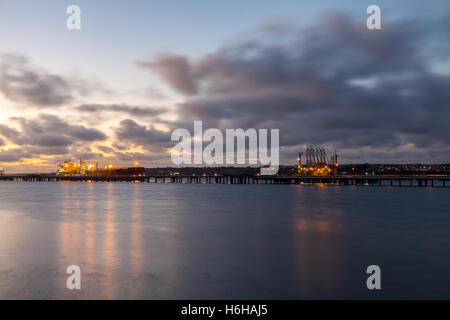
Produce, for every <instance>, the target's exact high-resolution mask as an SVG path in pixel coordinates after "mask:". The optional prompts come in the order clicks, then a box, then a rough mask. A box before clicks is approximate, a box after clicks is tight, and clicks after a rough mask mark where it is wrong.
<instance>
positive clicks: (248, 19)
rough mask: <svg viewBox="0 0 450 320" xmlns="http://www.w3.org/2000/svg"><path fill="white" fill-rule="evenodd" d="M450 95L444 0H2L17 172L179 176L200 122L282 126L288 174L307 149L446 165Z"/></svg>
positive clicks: (4, 92)
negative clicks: (72, 23)
mask: <svg viewBox="0 0 450 320" xmlns="http://www.w3.org/2000/svg"><path fill="white" fill-rule="evenodd" d="M73 4H76V5H78V6H79V7H80V8H81V30H68V29H67V27H66V19H67V18H68V14H67V13H66V8H67V7H68V6H69V5H73ZM371 4H376V5H378V6H380V8H381V25H382V28H381V29H380V30H369V29H367V27H366V19H367V17H368V15H367V13H366V8H367V7H368V6H369V5H371ZM449 85H450V2H448V1H445V0H437V1H434V2H433V5H432V6H431V5H430V4H429V2H427V1H411V0H410V1H400V0H398V1H385V0H372V1H346V0H341V1H299V0H295V1H294V0H292V1H291V0H284V1H283V0H282V1H274V0H270V1H269V0H258V1H257V0H246V1H242V0H241V1H237V0H232V1H204V0H197V1H193V0H192V1H181V0H177V1H175V0H165V1H141V0H135V1H123V0H114V1H104V0H84V1H80V0H71V1H63V0H40V1H31V0H29V1H25V0H0V167H2V168H5V169H6V170H7V172H48V171H54V170H56V164H57V163H59V162H62V161H64V160H66V159H73V160H74V159H79V158H82V159H84V160H86V161H99V163H101V164H106V163H113V164H114V165H117V166H119V165H132V164H133V163H134V162H135V160H139V161H140V162H141V164H142V165H144V166H146V167H157V166H171V165H172V163H171V160H170V149H171V147H173V145H174V143H173V142H171V141H170V134H171V132H172V131H173V130H174V129H175V128H186V129H189V130H192V128H193V121H194V120H202V121H203V126H204V128H207V127H208V128H219V129H221V130H223V129H225V128H243V129H248V128H267V129H271V128H277V129H280V146H281V149H280V157H281V163H283V164H294V163H295V161H296V154H297V153H298V152H300V151H304V146H305V145H309V144H311V145H314V146H322V147H325V148H326V149H327V150H328V151H329V152H330V153H331V152H334V151H335V150H336V151H337V152H338V154H339V155H340V161H341V162H343V163H364V162H369V163H381V162H383V163H416V162H424V163H444V162H445V163H446V162H450V145H449V142H450V129H449V128H450V110H449V103H450V90H449V87H450V86H449Z"/></svg>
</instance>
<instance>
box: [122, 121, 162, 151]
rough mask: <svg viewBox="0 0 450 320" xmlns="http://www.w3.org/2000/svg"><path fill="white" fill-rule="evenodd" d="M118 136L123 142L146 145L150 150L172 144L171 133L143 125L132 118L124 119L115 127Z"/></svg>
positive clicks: (160, 148) (160, 149)
mask: <svg viewBox="0 0 450 320" xmlns="http://www.w3.org/2000/svg"><path fill="white" fill-rule="evenodd" d="M115 135H116V138H117V139H118V140H119V141H121V142H126V143H127V144H132V145H135V146H144V147H147V148H149V149H150V151H155V150H156V149H157V150H159V151H163V150H164V148H167V147H168V146H169V145H170V133H169V132H164V131H160V130H157V129H155V128H154V127H153V126H151V125H150V126H148V127H146V126H143V125H140V124H138V123H136V122H135V121H133V120H131V119H125V120H122V121H121V122H120V124H119V127H117V128H115Z"/></svg>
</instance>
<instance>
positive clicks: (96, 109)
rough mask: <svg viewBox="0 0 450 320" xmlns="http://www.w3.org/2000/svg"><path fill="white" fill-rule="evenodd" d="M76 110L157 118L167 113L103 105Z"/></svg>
mask: <svg viewBox="0 0 450 320" xmlns="http://www.w3.org/2000/svg"><path fill="white" fill-rule="evenodd" d="M76 110H78V111H79V112H84V113H101V112H114V113H124V114H128V115H130V116H135V117H156V116H158V115H161V114H163V113H165V112H166V110H164V109H161V108H147V107H137V106H128V105H123V104H120V105H116V104H111V105H103V104H83V105H80V106H78V107H76Z"/></svg>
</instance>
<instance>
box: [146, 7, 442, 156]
mask: <svg viewBox="0 0 450 320" xmlns="http://www.w3.org/2000/svg"><path fill="white" fill-rule="evenodd" d="M445 26H447V24H445ZM284 27H285V26H283V28H284ZM277 30H278V29H277ZM445 30H446V29H445V28H444V24H442V23H440V24H436V25H426V24H423V23H419V22H418V21H416V20H413V19H409V20H397V21H387V20H386V19H385V20H383V29H382V30H368V29H367V28H366V25H365V21H364V20H361V21H355V20H353V19H352V18H351V17H349V16H346V15H343V14H341V13H339V12H327V13H325V14H324V15H322V16H321V18H320V19H319V20H318V22H317V23H316V24H315V25H314V26H311V27H308V28H301V29H300V28H299V29H297V30H295V32H291V34H293V35H294V36H290V38H289V41H283V42H279V41H275V40H273V37H267V38H263V39H261V35H258V37H255V39H250V40H245V41H243V42H242V43H238V44H231V45H228V46H225V47H222V48H220V49H219V50H217V51H216V52H212V53H209V54H207V55H205V56H202V57H200V58H197V59H195V60H190V59H188V58H187V57H183V56H179V55H172V54H169V53H168V54H165V55H164V56H157V57H156V58H155V59H154V60H152V61H150V62H147V63H145V62H140V64H141V65H142V66H145V67H148V68H149V69H150V70H152V71H154V72H155V73H156V74H157V75H158V76H160V77H161V78H162V79H164V80H166V82H167V84H168V85H169V86H172V88H173V89H175V90H178V91H179V92H181V93H184V94H186V96H187V97H186V101H185V102H184V103H181V104H179V105H178V113H179V119H180V120H179V123H178V124H177V125H178V126H182V127H187V128H191V127H192V125H193V123H192V121H193V120H203V121H204V127H218V128H239V127H242V128H252V127H253V128H269V129H270V128H279V129H280V139H281V145H282V146H283V151H282V152H283V154H282V156H284V159H287V160H289V159H295V157H292V155H295V152H298V151H301V150H300V149H303V146H304V145H305V144H314V145H325V146H327V147H328V148H329V149H331V150H334V149H337V150H339V151H340V152H341V153H342V155H343V156H342V157H343V159H344V160H345V159H349V160H350V159H352V161H353V160H355V159H359V160H360V161H372V160H373V161H378V160H386V161H387V160H389V161H405V160H406V159H415V160H427V159H429V158H432V159H433V160H435V161H448V159H450V155H449V153H448V151H450V150H449V147H448V146H449V144H450V130H449V129H448V128H449V127H450V111H449V110H450V106H449V103H450V90H449V89H448V88H450V75H448V74H444V75H442V74H439V75H438V74H436V73H433V71H432V69H431V68H430V64H431V63H434V62H446V63H449V62H450V61H449V60H450V58H449V57H450V48H449V46H448V44H446V43H445V42H436V41H435V39H438V38H442V37H441V36H443V35H444V37H446V36H445ZM262 37H264V34H263V35H262ZM430 48H434V49H430ZM436 48H439V50H436ZM443 53H445V54H443ZM167 57H176V60H177V61H178V63H170V62H169V60H170V59H168V58H167ZM443 57H446V60H445V61H442V58H443ZM181 62H182V63H181ZM182 84H187V87H183V85H182ZM295 150H296V151H295ZM433 155H439V158H436V157H435V156H433ZM346 157H347V158H346ZM423 157H426V158H423ZM282 158H283V157H282Z"/></svg>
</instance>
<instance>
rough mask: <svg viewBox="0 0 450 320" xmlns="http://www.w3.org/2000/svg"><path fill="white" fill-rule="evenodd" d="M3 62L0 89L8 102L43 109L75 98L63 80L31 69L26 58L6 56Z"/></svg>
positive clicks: (0, 70)
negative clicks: (22, 103)
mask: <svg viewBox="0 0 450 320" xmlns="http://www.w3.org/2000/svg"><path fill="white" fill-rule="evenodd" d="M0 59H1V64H0V89H1V91H2V92H3V94H4V95H5V96H6V97H7V98H8V99H10V100H12V101H16V102H24V103H30V104H33V105H37V106H41V107H43V106H58V105H61V104H63V103H66V102H68V101H70V100H71V99H72V98H73V96H72V93H71V89H70V84H69V82H68V81H67V80H66V79H64V78H63V77H60V76H58V75H55V74H51V73H48V72H46V71H43V70H37V69H34V68H32V67H31V66H30V64H29V62H28V60H27V59H26V58H25V57H23V56H19V55H3V56H1V57H0Z"/></svg>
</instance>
